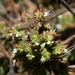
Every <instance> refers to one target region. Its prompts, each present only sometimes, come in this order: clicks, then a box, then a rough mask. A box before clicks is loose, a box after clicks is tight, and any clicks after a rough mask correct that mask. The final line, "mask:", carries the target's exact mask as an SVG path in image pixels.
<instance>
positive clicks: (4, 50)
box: [0, 44, 10, 59]
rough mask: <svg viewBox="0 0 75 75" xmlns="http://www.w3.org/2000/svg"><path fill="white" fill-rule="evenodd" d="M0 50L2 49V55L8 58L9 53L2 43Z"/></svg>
mask: <svg viewBox="0 0 75 75" xmlns="http://www.w3.org/2000/svg"><path fill="white" fill-rule="evenodd" d="M0 50H2V52H3V53H4V55H5V56H6V57H7V58H8V59H10V54H9V53H8V52H7V51H6V49H5V48H4V46H3V45H2V44H0Z"/></svg>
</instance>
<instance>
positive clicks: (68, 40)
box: [60, 35, 75, 45]
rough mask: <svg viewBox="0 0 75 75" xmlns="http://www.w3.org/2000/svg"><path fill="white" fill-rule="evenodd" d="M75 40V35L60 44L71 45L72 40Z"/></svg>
mask: <svg viewBox="0 0 75 75" xmlns="http://www.w3.org/2000/svg"><path fill="white" fill-rule="evenodd" d="M74 38H75V35H73V36H71V37H69V38H68V39H66V40H64V41H61V42H60V44H63V45H64V44H67V43H69V42H70V41H71V40H72V39H74Z"/></svg>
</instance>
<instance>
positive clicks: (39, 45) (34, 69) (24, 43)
mask: <svg viewBox="0 0 75 75" xmlns="http://www.w3.org/2000/svg"><path fill="white" fill-rule="evenodd" d="M44 18H45V17H44V12H43V11H42V10H40V11H37V12H35V13H34V16H33V17H32V16H31V15H29V14H27V13H23V15H22V16H21V18H20V19H19V20H18V21H17V22H16V24H15V26H14V27H13V28H12V30H11V31H10V33H9V36H10V37H11V38H12V42H13V46H14V49H13V51H12V53H13V54H14V59H15V60H16V61H17V62H18V61H19V62H20V64H21V65H22V67H23V68H24V69H25V70H26V71H29V72H31V73H39V75H44V74H45V73H44V74H41V73H43V72H42V71H44V72H46V70H45V68H44V66H43V65H42V63H45V62H46V61H52V60H54V58H55V57H56V56H58V57H59V55H61V54H63V53H64V49H65V48H66V46H64V45H60V44H58V43H56V37H57V36H56V35H57V34H56V32H55V31H54V30H53V28H52V27H51V26H49V25H44Z"/></svg>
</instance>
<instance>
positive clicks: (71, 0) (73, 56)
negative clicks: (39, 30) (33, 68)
mask: <svg viewBox="0 0 75 75" xmlns="http://www.w3.org/2000/svg"><path fill="white" fill-rule="evenodd" d="M65 1H66V2H67V4H68V6H70V7H72V9H73V11H75V0H65ZM40 8H42V9H43V10H44V11H45V12H46V11H49V10H50V12H49V13H50V16H49V17H48V18H47V19H46V22H45V23H46V24H49V25H50V26H53V27H54V28H55V29H56V32H57V33H58V34H60V38H59V40H60V41H62V42H63V43H64V42H65V40H67V41H66V43H68V45H69V46H72V45H74V44H75V36H74V35H75V17H74V16H73V15H72V13H70V12H69V11H68V10H67V9H66V8H65V7H64V6H63V5H62V4H61V3H60V2H59V0H0V75H7V73H8V72H9V70H10V60H9V55H8V54H10V52H11V51H12V50H13V47H12V45H11V44H10V40H11V39H8V37H7V36H8V33H9V30H10V28H11V27H12V26H14V23H15V22H16V20H17V19H19V18H20V16H21V14H22V13H23V12H27V13H29V14H31V15H33V13H34V12H35V11H36V10H37V9H40ZM72 36H74V37H73V38H72ZM68 38H70V40H68ZM10 56H11V55H10ZM66 59H67V60H68V62H69V64H70V65H75V50H73V51H72V52H70V53H69V54H68V56H67V58H66ZM14 71H15V73H16V75H22V74H23V72H22V70H21V69H19V68H18V67H17V66H15V67H14ZM10 75H11V74H10ZM72 75H73V74H72Z"/></svg>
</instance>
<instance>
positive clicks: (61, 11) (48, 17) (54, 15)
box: [45, 6, 75, 21]
mask: <svg viewBox="0 0 75 75" xmlns="http://www.w3.org/2000/svg"><path fill="white" fill-rule="evenodd" d="M71 7H72V8H74V7H75V6H71ZM66 11H67V9H66V8H62V9H60V10H57V11H55V12H53V13H52V14H51V15H48V16H46V17H45V21H48V20H50V19H52V18H55V17H56V16H58V15H60V14H62V13H64V12H66Z"/></svg>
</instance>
